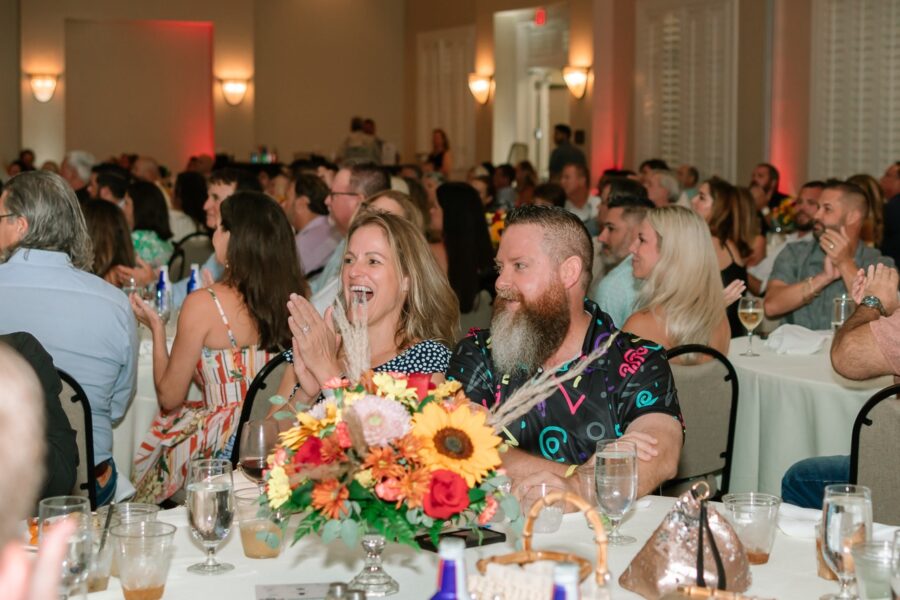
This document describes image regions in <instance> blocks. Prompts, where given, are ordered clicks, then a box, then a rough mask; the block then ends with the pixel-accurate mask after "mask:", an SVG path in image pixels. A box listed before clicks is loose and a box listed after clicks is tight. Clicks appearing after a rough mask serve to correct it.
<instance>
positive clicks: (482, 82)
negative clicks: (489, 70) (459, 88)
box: [469, 73, 494, 104]
mask: <svg viewBox="0 0 900 600" xmlns="http://www.w3.org/2000/svg"><path fill="white" fill-rule="evenodd" d="M469 91H470V92H472V95H473V96H475V101H476V102H478V104H487V103H488V100H490V99H491V92H493V91H494V78H493V77H492V76H490V75H479V74H478V73H469Z"/></svg>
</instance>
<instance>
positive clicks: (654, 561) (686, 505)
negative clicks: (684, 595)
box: [619, 482, 750, 600]
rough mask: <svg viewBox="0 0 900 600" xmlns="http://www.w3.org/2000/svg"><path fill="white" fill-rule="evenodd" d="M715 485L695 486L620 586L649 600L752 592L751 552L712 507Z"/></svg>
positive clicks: (655, 534)
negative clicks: (687, 589) (692, 589)
mask: <svg viewBox="0 0 900 600" xmlns="http://www.w3.org/2000/svg"><path fill="white" fill-rule="evenodd" d="M708 498H709V486H708V485H707V484H706V482H700V483H697V484H694V486H693V487H692V488H691V489H690V490H689V491H687V492H685V493H684V494H683V495H682V496H681V497H680V498H678V500H677V501H676V502H675V506H674V507H672V510H671V511H669V513H668V514H667V515H666V517H665V519H663V522H662V523H661V524H660V526H659V527H657V528H656V531H654V532H653V535H651V536H650V539H649V540H648V541H647V543H646V544H644V547H643V548H641V550H640V551H639V552H638V553H637V555H636V556H635V557H634V560H632V561H631V564H630V565H628V568H627V569H626V570H625V572H624V573H622V576H621V577H620V578H619V585H621V586H622V587H623V588H625V589H627V590H631V591H632V592H635V593H636V594H640V595H641V596H643V597H644V598H647V599H649V600H658V599H660V598H662V597H663V596H666V595H667V594H670V593H672V592H676V591H677V590H678V587H679V586H696V587H699V588H709V589H713V590H714V589H718V590H728V591H729V592H744V591H746V590H747V588H749V587H750V563H749V562H748V561H747V553H746V551H745V550H744V546H743V544H741V541H740V540H739V539H738V536H737V534H736V533H735V532H734V529H732V527H731V524H730V523H728V521H727V520H726V519H725V518H724V517H722V515H720V514H719V513H718V512H717V511H716V510H715V509H714V508H712V507H711V506H709V505H708V503H707V499H708Z"/></svg>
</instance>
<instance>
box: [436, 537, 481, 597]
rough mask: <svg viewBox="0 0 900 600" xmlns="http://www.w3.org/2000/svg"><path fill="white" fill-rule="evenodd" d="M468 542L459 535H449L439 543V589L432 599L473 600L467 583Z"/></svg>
mask: <svg viewBox="0 0 900 600" xmlns="http://www.w3.org/2000/svg"><path fill="white" fill-rule="evenodd" d="M465 549H466V544H465V542H464V541H463V540H461V539H460V538H457V537H447V538H444V539H442V540H441V543H440V544H439V545H438V556H439V557H440V559H441V562H440V564H439V565H438V589H437V592H435V594H434V595H433V596H432V597H431V600H471V596H469V588H468V586H467V585H466V560H465V557H464V556H463V553H464V552H465Z"/></svg>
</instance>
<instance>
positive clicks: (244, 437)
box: [239, 420, 278, 494]
mask: <svg viewBox="0 0 900 600" xmlns="http://www.w3.org/2000/svg"><path fill="white" fill-rule="evenodd" d="M276 441H278V425H277V424H276V423H275V422H274V421H268V420H265V421H247V422H246V423H244V427H243V428H242V429H241V441H240V443H241V446H240V452H239V458H240V461H241V470H242V471H244V475H246V476H247V479H250V480H252V481H255V482H256V485H258V486H259V488H260V489H259V493H260V494H261V493H263V491H264V485H263V471H264V470H265V468H266V457H267V456H268V455H269V453H270V452H271V451H272V448H274V447H275V442H276Z"/></svg>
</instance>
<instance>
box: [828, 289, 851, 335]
mask: <svg viewBox="0 0 900 600" xmlns="http://www.w3.org/2000/svg"><path fill="white" fill-rule="evenodd" d="M854 310H856V303H855V302H854V301H853V298H851V297H850V294H841V295H840V296H838V297H837V298H835V299H834V312H832V313H831V329H832V330H833V331H837V330H838V329H840V328H841V326H842V325H843V324H844V321H846V320H847V319H848V318H849V317H850V315H852V314H853V311H854Z"/></svg>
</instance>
